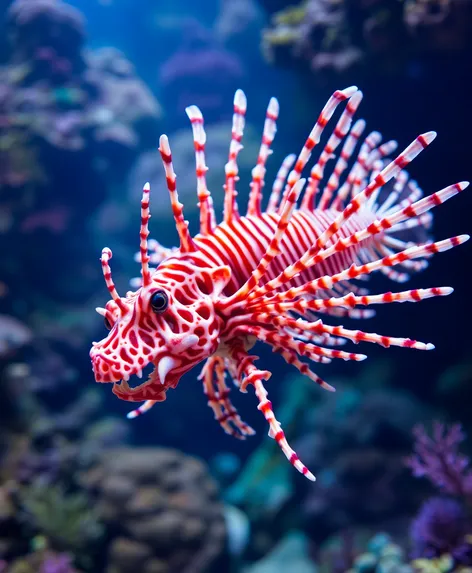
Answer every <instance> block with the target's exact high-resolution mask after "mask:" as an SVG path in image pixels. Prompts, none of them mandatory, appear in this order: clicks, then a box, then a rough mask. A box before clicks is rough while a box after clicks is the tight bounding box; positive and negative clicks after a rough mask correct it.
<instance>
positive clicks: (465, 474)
mask: <svg viewBox="0 0 472 573" xmlns="http://www.w3.org/2000/svg"><path fill="white" fill-rule="evenodd" d="M414 436H415V440H416V441H415V444H414V454H413V455H412V456H410V457H408V458H407V459H406V464H407V466H408V467H409V468H410V469H411V471H412V472H413V475H414V476H415V477H426V478H427V479H428V480H429V481H430V482H431V483H432V484H433V485H434V486H436V487H437V488H438V489H440V490H441V491H442V492H444V493H448V494H452V495H457V496H462V497H466V498H467V497H470V496H472V468H470V459H469V458H468V456H466V455H464V454H461V453H460V451H459V445H460V444H461V443H462V442H463V441H464V439H465V435H464V432H463V431H462V427H461V425H460V424H454V425H452V426H450V427H447V426H445V425H444V424H442V423H441V422H438V421H436V422H434V424H433V433H432V436H431V437H430V436H429V435H428V434H427V432H426V429H425V427H424V426H423V425H418V426H416V427H415V429H414Z"/></svg>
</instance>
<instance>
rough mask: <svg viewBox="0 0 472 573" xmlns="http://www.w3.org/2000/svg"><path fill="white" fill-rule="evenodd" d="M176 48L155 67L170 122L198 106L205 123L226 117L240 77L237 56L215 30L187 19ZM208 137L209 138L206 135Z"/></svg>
mask: <svg viewBox="0 0 472 573" xmlns="http://www.w3.org/2000/svg"><path fill="white" fill-rule="evenodd" d="M182 36H183V40H182V44H181V46H180V48H179V49H178V50H177V51H176V52H174V53H173V54H172V55H171V56H170V57H169V58H168V60H167V61H165V62H164V64H163V65H162V66H161V68H160V70H159V82H160V84H161V86H162V94H163V100H164V102H165V106H166V112H167V113H169V114H172V115H170V120H171V121H172V125H174V126H179V125H180V123H181V122H182V117H181V116H182V110H183V109H184V108H185V107H186V106H188V105H198V106H199V107H201V108H202V109H204V110H205V121H206V123H214V122H216V121H221V120H222V119H228V118H229V117H230V115H231V112H232V110H231V108H229V109H228V105H227V104H228V101H231V100H232V98H233V95H234V92H235V91H236V89H237V88H238V87H239V86H240V83H241V81H242V79H243V76H244V69H243V66H242V62H241V60H240V59H239V57H238V56H237V55H236V54H234V53H232V52H231V51H229V50H227V49H226V48H224V47H223V46H222V45H221V44H220V42H219V41H218V40H217V38H216V37H215V33H214V32H212V31H211V30H206V29H205V28H203V27H202V25H201V24H200V23H198V22H197V21H194V20H187V21H185V24H184V29H183V34H182ZM208 140H209V138H208Z"/></svg>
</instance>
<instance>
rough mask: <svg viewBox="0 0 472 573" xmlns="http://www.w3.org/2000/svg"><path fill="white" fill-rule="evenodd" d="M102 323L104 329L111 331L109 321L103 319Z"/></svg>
mask: <svg viewBox="0 0 472 573" xmlns="http://www.w3.org/2000/svg"><path fill="white" fill-rule="evenodd" d="M103 322H104V323H105V328H106V329H107V330H111V324H110V321H109V320H108V318H107V317H105V318H104V321H103Z"/></svg>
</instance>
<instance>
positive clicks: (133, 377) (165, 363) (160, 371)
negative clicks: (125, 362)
mask: <svg viewBox="0 0 472 573" xmlns="http://www.w3.org/2000/svg"><path fill="white" fill-rule="evenodd" d="M177 364H178V362H177V360H175V358H172V357H171V356H166V355H164V356H160V357H159V358H156V360H155V361H154V362H149V363H148V364H147V365H146V366H144V367H143V368H140V369H139V370H135V371H134V372H130V373H129V374H125V375H124V376H123V378H122V379H121V380H120V381H118V382H115V385H116V386H119V388H120V390H121V391H126V392H131V393H132V392H136V391H138V390H139V391H141V390H142V389H143V388H145V387H146V386H150V385H154V384H156V383H157V384H158V385H160V386H162V391H163V392H165V391H166V390H167V388H168V387H169V377H168V374H169V373H170V372H171V371H172V370H173V369H174V368H175V367H176V366H177ZM146 375H147V379H146V380H145V381H144V382H143V381H142V380H143V377H144V376H146ZM166 382H167V384H166Z"/></svg>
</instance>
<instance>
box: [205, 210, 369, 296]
mask: <svg viewBox="0 0 472 573" xmlns="http://www.w3.org/2000/svg"><path fill="white" fill-rule="evenodd" d="M337 215H339V211H336V210H334V209H327V210H324V211H308V210H300V209H298V210H296V211H294V213H293V216H292V218H291V220H290V224H289V225H288V227H287V231H286V233H285V235H284V237H283V239H282V243H281V244H282V247H281V251H282V252H281V254H280V256H279V257H278V258H276V259H274V260H273V261H272V262H271V264H270V265H269V267H268V268H267V271H266V273H265V275H264V278H263V280H261V284H264V283H265V282H267V281H269V280H271V279H273V278H275V277H276V276H277V275H279V274H280V273H281V272H282V271H283V270H284V269H285V268H287V267H288V266H289V265H290V264H292V263H294V262H295V261H297V260H298V259H299V258H300V257H301V256H302V255H303V253H305V252H306V250H307V249H308V248H309V247H310V246H311V245H312V244H313V243H315V242H316V240H317V239H318V237H320V236H321V234H322V233H323V232H324V231H326V229H327V228H328V227H329V225H330V224H331V223H332V222H333V221H334V219H335V218H336V216H337ZM279 220H280V215H278V214H276V213H271V214H269V213H263V214H262V215H261V216H254V215H252V216H246V217H240V218H238V219H237V220H235V221H233V222H231V223H224V222H223V223H221V224H220V225H218V226H217V227H216V228H215V229H214V232H213V233H212V234H211V235H206V236H200V235H197V236H196V237H195V239H194V240H195V243H196V245H197V248H198V251H199V253H200V254H201V255H202V256H203V258H204V259H205V261H206V262H207V263H208V265H209V266H219V265H228V266H229V267H230V268H231V281H230V283H229V284H228V286H227V288H226V289H225V294H227V295H230V294H233V293H234V292H236V291H237V290H238V289H239V288H240V287H241V286H242V285H243V284H244V283H245V282H246V281H247V280H248V278H249V276H250V274H251V272H252V271H253V270H254V269H255V268H256V266H257V264H258V263H259V261H260V260H261V259H262V257H263V255H264V253H265V252H266V251H267V248H268V247H269V244H270V241H271V239H272V236H273V234H274V232H275V230H276V228H277V222H278V221H279ZM374 220H375V213H373V212H369V211H368V210H366V209H364V210H363V211H362V213H358V214H356V215H355V216H354V217H353V218H352V219H351V220H350V224H349V225H346V226H345V227H343V229H342V230H341V233H340V235H341V236H343V237H348V236H349V235H351V234H352V233H354V232H356V231H359V230H361V229H364V228H365V227H366V226H368V225H370V224H371V223H372V222H373V221H374ZM332 242H333V241H332V240H331V243H332ZM374 242H375V239H370V243H371V244H372V243H374ZM366 246H370V245H366ZM357 250H359V247H352V248H351V249H349V250H348V251H347V252H343V253H339V254H337V255H335V256H334V257H332V258H330V259H329V260H326V261H324V262H323V263H321V264H320V265H318V266H316V267H311V268H310V269H307V270H306V271H305V272H303V273H301V275H300V276H297V277H294V278H293V279H292V280H291V281H290V282H289V283H288V284H289V286H301V285H303V284H305V283H306V282H307V281H309V280H311V279H315V278H318V277H320V276H323V275H325V274H329V275H331V274H334V273H337V272H339V271H341V270H343V269H344V268H346V265H348V266H349V265H350V264H351V263H352V261H353V260H354V254H355V251H357Z"/></svg>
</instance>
